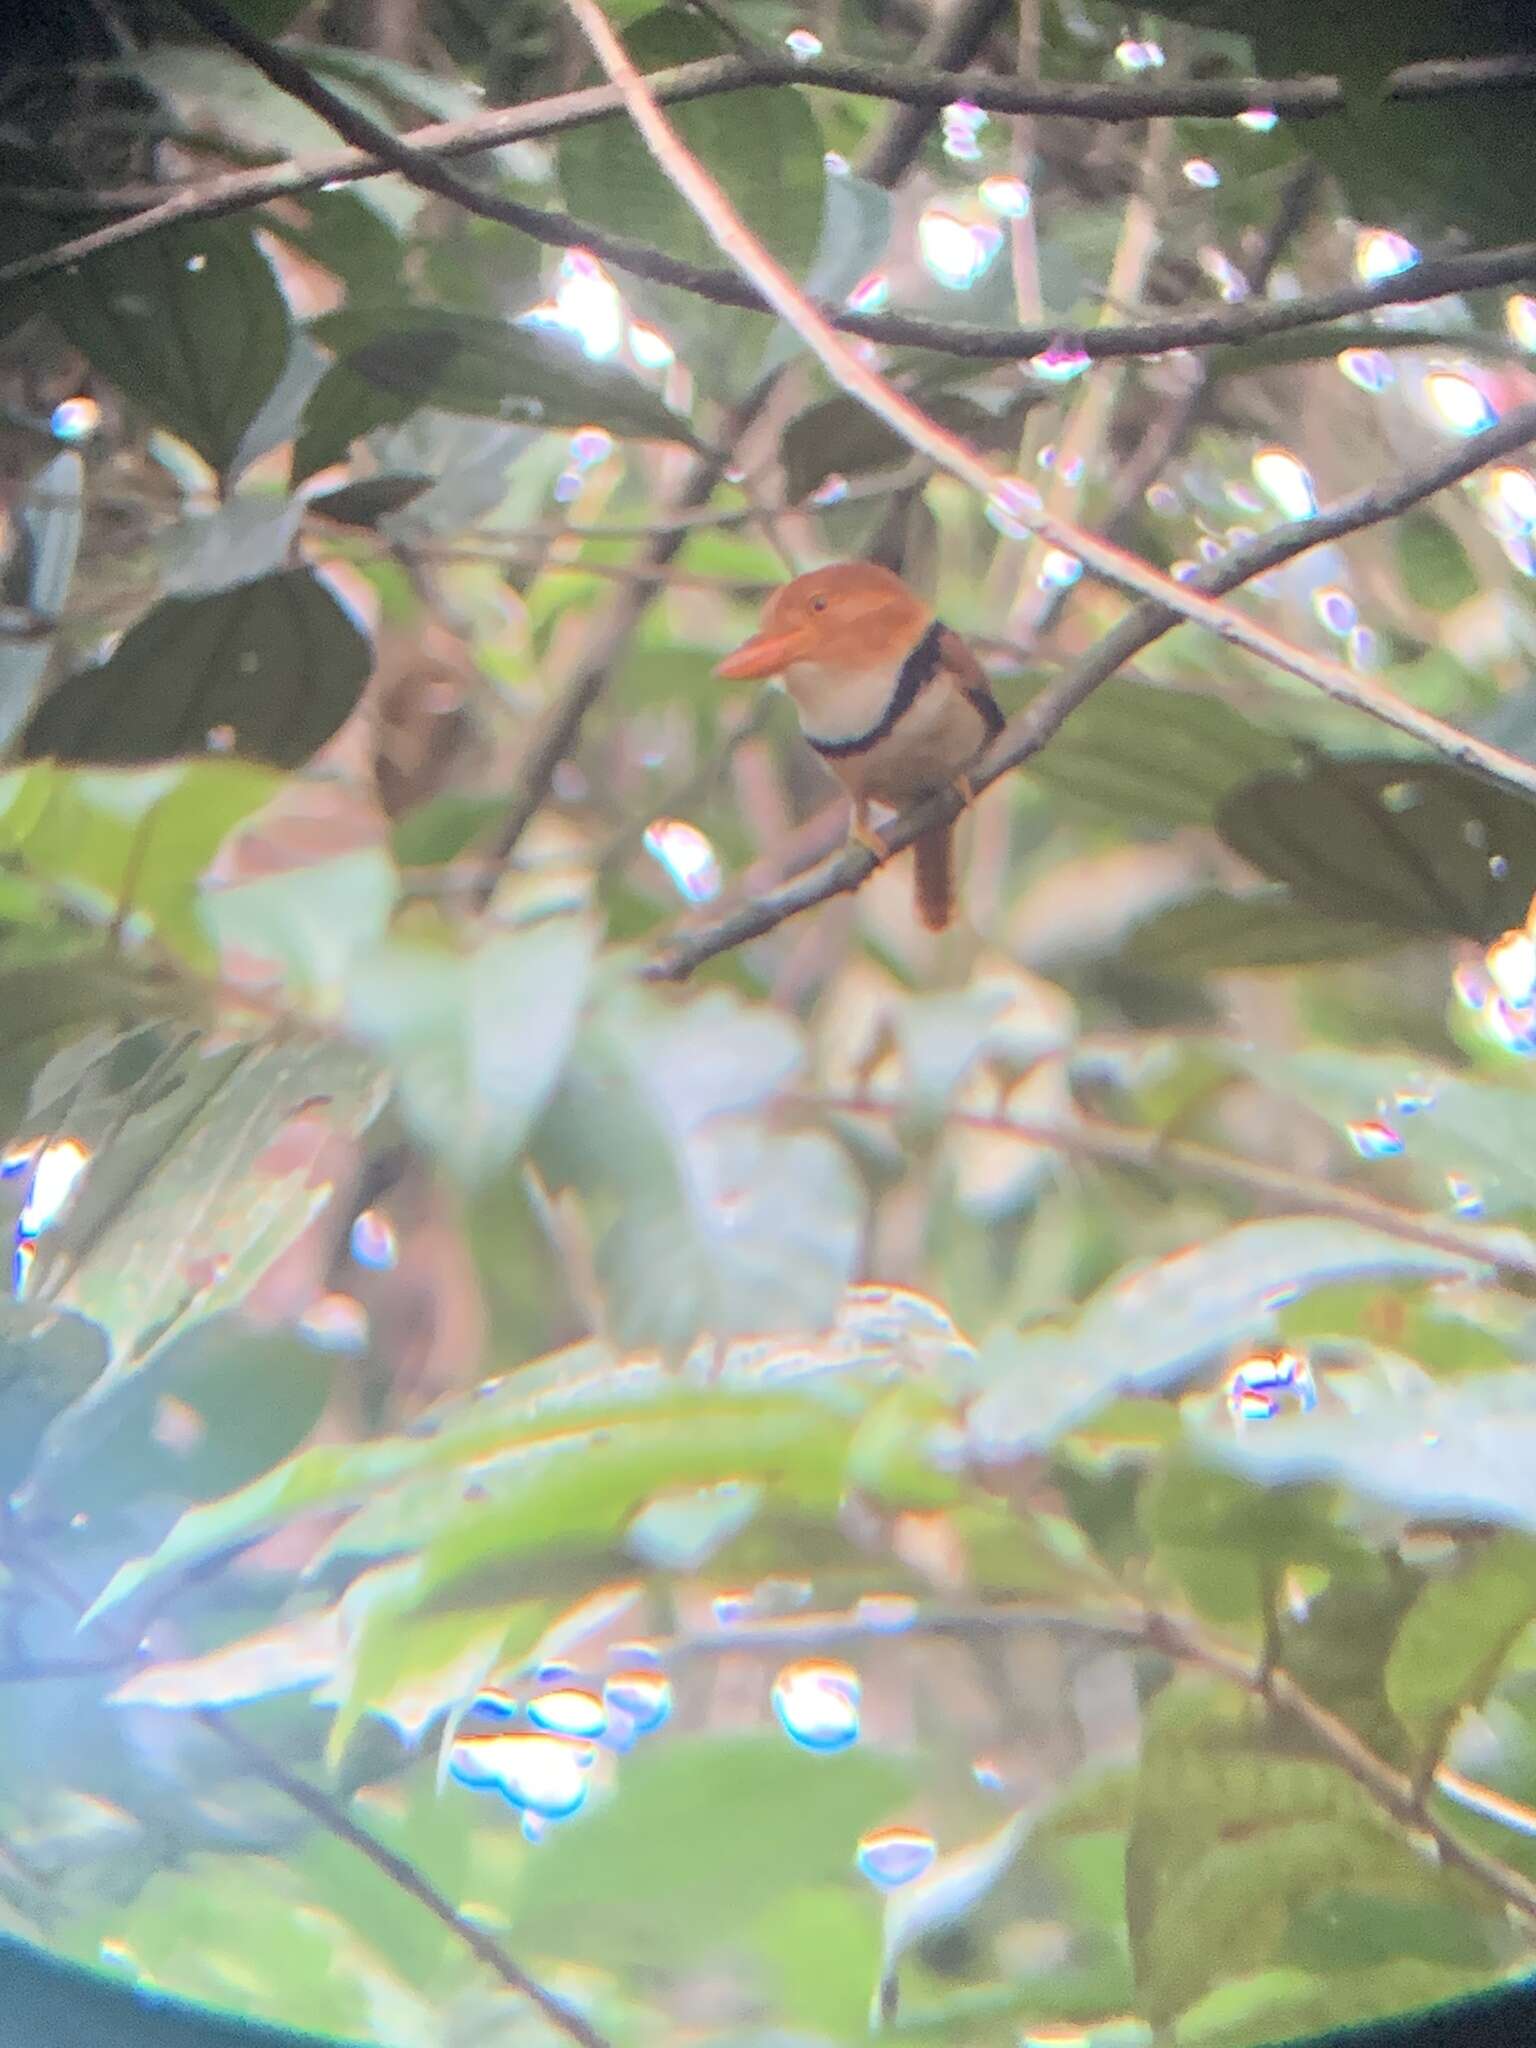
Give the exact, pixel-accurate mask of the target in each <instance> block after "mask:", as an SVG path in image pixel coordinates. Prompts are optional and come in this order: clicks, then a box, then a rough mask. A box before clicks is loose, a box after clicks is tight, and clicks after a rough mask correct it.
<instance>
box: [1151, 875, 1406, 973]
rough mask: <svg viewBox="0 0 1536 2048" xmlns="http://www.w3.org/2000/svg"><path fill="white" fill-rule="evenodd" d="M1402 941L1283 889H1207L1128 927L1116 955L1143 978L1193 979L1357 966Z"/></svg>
mask: <svg viewBox="0 0 1536 2048" xmlns="http://www.w3.org/2000/svg"><path fill="white" fill-rule="evenodd" d="M1402 943H1403V934H1402V933H1401V932H1400V931H1396V930H1388V929H1387V928H1386V927H1385V926H1383V925H1377V924H1367V923H1364V922H1362V921H1360V920H1357V919H1353V918H1342V917H1331V916H1329V915H1328V913H1327V912H1326V911H1318V910H1314V909H1313V908H1312V907H1311V906H1310V905H1309V904H1306V903H1302V902H1299V901H1298V900H1297V899H1296V897H1294V896H1292V895H1291V893H1290V892H1289V890H1286V889H1249V890H1245V891H1244V892H1243V893H1242V894H1241V895H1230V894H1228V893H1227V891H1225V890H1223V889H1207V890H1205V891H1204V892H1203V893H1202V894H1201V895H1199V896H1193V897H1191V898H1190V899H1189V901H1188V902H1185V903H1174V904H1171V905H1170V906H1169V907H1168V908H1167V909H1166V910H1160V911H1157V912H1155V913H1154V914H1153V915H1152V916H1151V917H1149V918H1146V919H1144V920H1143V921H1142V923H1140V924H1138V925H1135V926H1133V928H1132V930H1131V932H1130V935H1129V937H1128V938H1127V939H1126V941H1125V944H1124V946H1123V948H1122V950H1121V957H1122V959H1123V960H1124V961H1125V963H1126V965H1127V966H1129V967H1134V968H1136V969H1138V970H1139V971H1140V972H1142V973H1144V974H1177V975H1187V976H1191V977H1193V976H1197V975H1202V974H1228V973H1240V972H1251V971H1252V970H1253V969H1255V968H1261V967H1311V966H1314V965H1317V964H1319V963H1322V962H1329V961H1335V960H1358V959H1360V958H1362V957H1363V956H1367V955H1370V954H1373V953H1380V952H1384V951H1385V950H1386V949H1387V948H1388V947H1391V946H1400V945H1401V944H1402Z"/></svg>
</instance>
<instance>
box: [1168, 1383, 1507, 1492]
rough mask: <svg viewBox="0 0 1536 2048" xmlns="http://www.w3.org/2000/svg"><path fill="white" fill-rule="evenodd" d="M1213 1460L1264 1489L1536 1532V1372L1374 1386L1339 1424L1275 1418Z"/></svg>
mask: <svg viewBox="0 0 1536 2048" xmlns="http://www.w3.org/2000/svg"><path fill="white" fill-rule="evenodd" d="M1202 1441H1203V1442H1204V1445H1205V1449H1206V1454H1207V1455H1208V1456H1209V1457H1211V1458H1213V1459H1219V1460H1220V1461H1221V1462H1222V1463H1223V1464H1228V1465H1231V1466H1233V1467H1234V1468H1235V1469H1237V1470H1238V1471H1241V1472H1245V1473H1247V1474H1248V1475H1249V1476H1250V1477H1251V1478H1254V1479H1257V1480H1260V1481H1261V1482H1262V1483H1263V1484H1265V1485H1269V1486H1273V1485H1281V1486H1286V1485H1292V1484H1294V1483H1295V1482H1296V1481H1298V1480H1307V1479H1334V1480H1339V1481H1341V1482H1342V1483H1343V1484H1344V1485H1346V1486H1349V1487H1352V1488H1353V1489H1354V1491H1355V1492H1356V1493H1359V1494H1362V1495H1363V1496H1364V1497H1365V1498H1366V1499H1368V1500H1379V1501H1384V1502H1385V1503H1386V1504H1387V1505H1388V1506H1389V1507H1392V1508H1396V1509H1401V1510H1403V1511H1405V1512H1407V1513H1409V1514H1413V1515H1419V1516H1426V1517H1442V1518H1447V1519H1450V1520H1454V1521H1462V1522H1466V1521H1473V1522H1488V1523H1494V1524H1500V1523H1502V1524H1505V1525H1507V1526H1509V1527H1511V1528H1517V1529H1524V1530H1527V1531H1533V1532H1536V1493H1533V1491H1532V1487H1531V1471H1532V1460H1533V1459H1536V1369H1532V1368H1529V1367H1522V1368H1519V1369H1517V1370H1511V1371H1509V1372H1500V1373H1479V1374H1477V1375H1475V1376H1472V1375H1469V1376H1467V1377H1466V1378H1463V1379H1458V1380H1456V1381H1454V1382H1452V1383H1451V1384H1450V1385H1447V1386H1432V1387H1428V1388H1424V1389H1419V1390H1415V1391H1403V1390H1401V1389H1398V1388H1396V1387H1387V1386H1380V1385H1374V1386H1370V1387H1365V1388H1361V1389H1359V1390H1358V1405H1357V1406H1356V1407H1355V1408H1353V1409H1352V1410H1351V1411H1350V1412H1349V1413H1347V1414H1342V1415H1331V1414H1330V1415H1323V1414H1313V1415H1307V1416H1301V1417H1296V1418H1292V1417H1289V1416H1277V1417H1276V1418H1275V1420H1274V1421H1273V1422H1267V1423H1266V1424H1265V1425H1264V1427H1263V1429H1262V1430H1250V1431H1248V1432H1246V1433H1245V1434H1244V1435H1243V1436H1241V1437H1234V1436H1233V1435H1232V1433H1231V1431H1230V1429H1228V1430H1227V1431H1225V1432H1222V1431H1221V1430H1220V1429H1219V1428H1217V1427H1215V1426H1212V1427H1210V1428H1209V1429H1208V1430H1207V1431H1205V1432H1203V1435H1202Z"/></svg>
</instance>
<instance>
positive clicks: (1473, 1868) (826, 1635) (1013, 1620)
mask: <svg viewBox="0 0 1536 2048" xmlns="http://www.w3.org/2000/svg"><path fill="white" fill-rule="evenodd" d="M1035 1629H1039V1630H1047V1631H1052V1632H1055V1633H1060V1634H1063V1635H1081V1636H1086V1637H1089V1638H1091V1639H1092V1640H1094V1641H1097V1642H1100V1643H1103V1644H1105V1645H1107V1646H1120V1647H1123V1648H1125V1649H1129V1650H1134V1649H1152V1650H1156V1651H1158V1652H1159V1653H1160V1654H1161V1655H1163V1656H1165V1657H1170V1658H1172V1659H1173V1660H1174V1661H1175V1662H1176V1663H1180V1664H1187V1665H1190V1666H1192V1667H1194V1668H1195V1669H1197V1670H1202V1671H1207V1672H1209V1673H1210V1674H1211V1675H1212V1676H1213V1677H1216V1678H1222V1679H1225V1680H1226V1681H1227V1683H1228V1684H1230V1685H1235V1686H1237V1687H1239V1688H1240V1689H1241V1690H1242V1691H1243V1692H1245V1693H1248V1694H1249V1695H1250V1696H1251V1697H1253V1698H1255V1699H1262V1700H1265V1701H1267V1702H1268V1703H1269V1704H1270V1705H1271V1706H1273V1707H1275V1708H1277V1709H1278V1710H1279V1711H1280V1712H1281V1713H1282V1714H1285V1715H1287V1716H1288V1717H1289V1718H1290V1719H1291V1720H1293V1721H1296V1722H1298V1723H1299V1724H1300V1725H1301V1726H1302V1727H1303V1728H1304V1729H1305V1730H1306V1732H1307V1734H1308V1735H1310V1736H1311V1738H1312V1740H1313V1742H1314V1743H1315V1744H1316V1745H1317V1747H1318V1748H1319V1749H1320V1750H1321V1751H1322V1752H1323V1754H1324V1755H1325V1756H1327V1757H1328V1758H1329V1760H1330V1761H1331V1762H1333V1763H1335V1764H1337V1765H1338V1766H1339V1767H1340V1769H1342V1770H1344V1771H1346V1772H1347V1773H1348V1775H1349V1776H1350V1777H1351V1778H1352V1779H1353V1780H1354V1781H1355V1783H1356V1784H1357V1785H1359V1786H1360V1788H1361V1789H1362V1790H1363V1791H1364V1792H1366V1793H1367V1794H1368V1795H1369V1797H1370V1798H1371V1799H1373V1800H1374V1801H1375V1803H1376V1804H1377V1805H1378V1806H1380V1807H1381V1808H1382V1809H1383V1811H1384V1812H1385V1813H1387V1814H1388V1815H1389V1816H1390V1817H1391V1818H1392V1819H1393V1820H1394V1821H1396V1822H1398V1823H1399V1824H1400V1825H1401V1826H1403V1827H1405V1828H1410V1829H1412V1830H1413V1831H1414V1832H1415V1833H1416V1834H1421V1835H1427V1836H1428V1837H1429V1838H1430V1840H1432V1841H1433V1842H1434V1844H1435V1847H1436V1849H1437V1850H1438V1851H1439V1853H1440V1857H1441V1860H1442V1861H1443V1862H1444V1863H1447V1864H1450V1865H1452V1866H1454V1867H1455V1868H1457V1869H1459V1870H1463V1871H1465V1872H1466V1873H1467V1875H1468V1876H1469V1877H1472V1878H1474V1879H1476V1880H1477V1882H1478V1883H1479V1884H1481V1885H1483V1886H1484V1887H1485V1888H1486V1889H1487V1890H1489V1891H1491V1892H1493V1893H1494V1894H1495V1895H1496V1896H1497V1897H1499V1898H1501V1899H1503V1900H1504V1902H1505V1904H1506V1905H1508V1906H1511V1907H1513V1908H1514V1910H1515V1911H1516V1912H1517V1913H1519V1914H1520V1915H1521V1916H1522V1917H1523V1918H1525V1919H1527V1920H1536V1882H1533V1881H1532V1880H1531V1879H1530V1878H1528V1877H1526V1876H1525V1875H1524V1874H1523V1872H1521V1871H1518V1870H1514V1869H1512V1868H1511V1867H1510V1866H1509V1865H1508V1864H1507V1863H1501V1862H1500V1861H1499V1859H1498V1858H1497V1857H1496V1856H1490V1855H1488V1854H1487V1853H1486V1852H1485V1851H1483V1850H1481V1849H1477V1848H1474V1847H1473V1846H1472V1845H1471V1844H1470V1843H1469V1842H1464V1841H1463V1840H1462V1839H1461V1837H1460V1836H1459V1835H1457V1834H1454V1833H1453V1832H1452V1831H1451V1829H1450V1828H1448V1827H1446V1826H1445V1825H1444V1823H1443V1822H1441V1821H1439V1820H1437V1819H1435V1817H1434V1816H1433V1815H1432V1814H1430V1813H1427V1812H1426V1811H1425V1810H1424V1806H1423V1802H1422V1800H1421V1799H1420V1797H1419V1793H1418V1789H1417V1787H1416V1786H1415V1785H1414V1784H1413V1781H1412V1780H1411V1779H1410V1778H1408V1777H1407V1776H1406V1775H1405V1774H1404V1773H1403V1772H1401V1771H1398V1770H1395V1769H1393V1767H1392V1766H1391V1765H1390V1764H1388V1763H1384V1762H1383V1761H1382V1759H1381V1758H1380V1757H1379V1756H1377V1755H1376V1753H1375V1751H1374V1750H1372V1749H1370V1748H1369V1747H1368V1746H1367V1745H1366V1744H1365V1743H1364V1742H1362V1741H1361V1739H1360V1737H1359V1736H1358V1735H1357V1734H1356V1733H1355V1731H1354V1729H1353V1728H1351V1727H1350V1726H1349V1725H1348V1723H1347V1722H1345V1721H1342V1720H1340V1719H1339V1717H1338V1716H1337V1715H1336V1714H1332V1713H1330V1712H1329V1711H1328V1709H1327V1708H1326V1707H1323V1706H1320V1705H1319V1704H1318V1702H1317V1701H1316V1700H1314V1699H1313V1698H1312V1696H1311V1694H1310V1693H1308V1692H1305V1691H1304V1690H1303V1689H1302V1687H1301V1686H1300V1685H1298V1684H1297V1682H1296V1680H1295V1679H1294V1678H1292V1677H1291V1676H1290V1674H1289V1673H1288V1672H1287V1671H1285V1670H1283V1669H1274V1668H1270V1667H1267V1666H1265V1665H1264V1664H1263V1663H1255V1662H1254V1660H1253V1659H1252V1658H1251V1657H1249V1656H1248V1655H1247V1654H1246V1653H1245V1652H1244V1651H1242V1650H1239V1649H1235V1648H1233V1647H1232V1646H1231V1645H1230V1644H1227V1643H1224V1642H1221V1641H1219V1640H1218V1639H1217V1638H1216V1637H1214V1636H1211V1635H1208V1634H1206V1633H1205V1632H1204V1631H1203V1630H1202V1629H1200V1628H1198V1627H1196V1626H1195V1625H1194V1624H1193V1623H1192V1622H1189V1621H1187V1620H1185V1619H1184V1618H1183V1617H1182V1616H1181V1615H1176V1614H1171V1613H1168V1612H1166V1611H1165V1610H1163V1609H1161V1608H1155V1607H1143V1606H1139V1605H1136V1606H1133V1605H1131V1604H1130V1603H1126V1604H1125V1605H1123V1606H1122V1607H1120V1608H1119V1609H1118V1610H1116V1609H1113V1608H1107V1609H1106V1610H1105V1611H1104V1612H1102V1613H1095V1612H1093V1611H1092V1610H1083V1611H1076V1610H1074V1609H1072V1608H1070V1607H1048V1606H1045V1605H1043V1604H1041V1603H1039V1602H1036V1601H1029V1600H1019V1601H999V1602H997V1603H995V1604H993V1605H981V1606H976V1607H967V1608H958V1609H950V1610H943V1609H935V1610H927V1611H924V1610H922V1609H919V1610H918V1612H917V1613H916V1614H914V1615H913V1616H912V1618H911V1620H910V1621H908V1622H907V1623H905V1624H904V1626H903V1628H902V1631H901V1633H902V1637H903V1638H904V1639H906V1638H910V1637H913V1636H935V1637H959V1638H962V1639H965V1640H974V1639H975V1638H976V1637H978V1636H987V1635H997V1634H1011V1633H1014V1632H1017V1631H1021V1630H1035ZM875 1639H883V1640H885V1641H887V1642H888V1641H890V1639H891V1636H890V1631H889V1630H886V1631H882V1630H881V1629H880V1627H879V1623H878V1621H877V1620H876V1619H875V1618H874V1617H870V1618H867V1619H866V1618H865V1617H863V1616H861V1615H860V1614H859V1612H858V1610H857V1609H856V1608H855V1609H853V1610H852V1611H851V1612H847V1613H842V1614H838V1613H826V1614H791V1615H784V1616H782V1617H779V1618H777V1619H773V1620H764V1621H760V1622H744V1623H732V1624H730V1626H728V1627H722V1628H719V1629H710V1630H700V1631H697V1632H695V1633H693V1634H690V1635H685V1636H679V1637H677V1638H675V1639H674V1640H673V1641H671V1642H670V1643H668V1642H663V1643H660V1644H659V1645H658V1646H657V1647H658V1648H659V1649H660V1650H661V1652H662V1654H663V1656H664V1657H678V1658H686V1657H698V1656H709V1655H720V1654H730V1653H733V1652H738V1651H743V1650H766V1651H772V1652H775V1653H777V1654H779V1655H784V1654H786V1653H788V1652H790V1651H799V1652H802V1653H803V1651H805V1650H807V1649H817V1650H827V1649H833V1648H837V1647H844V1648H846V1647H847V1646H849V1645H850V1644H854V1643H859V1642H864V1643H868V1642H870V1641H872V1640H875ZM1435 1779H1436V1782H1437V1783H1438V1782H1440V1781H1441V1780H1442V1779H1443V1780H1444V1782H1445V1788H1446V1790H1447V1792H1448V1794H1449V1795H1450V1796H1451V1797H1453V1798H1455V1799H1457V1800H1459V1801H1460V1802H1461V1803H1463V1804H1465V1803H1468V1802H1469V1799H1470V1798H1471V1797H1473V1796H1475V1795H1478V1794H1481V1793H1483V1792H1484V1789H1485V1788H1483V1787H1481V1786H1479V1785H1476V1784H1474V1783H1473V1782H1472V1781H1471V1780H1469V1779H1466V1778H1464V1777H1462V1776H1461V1774H1460V1773H1459V1772H1456V1771H1452V1770H1451V1769H1450V1768H1449V1767H1448V1766H1444V1765H1442V1766H1440V1767H1438V1768H1437V1769H1436V1772H1435ZM1490 1803H1491V1802H1490ZM1530 1818H1531V1819H1532V1820H1533V1821H1536V1815H1532V1816H1530Z"/></svg>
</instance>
